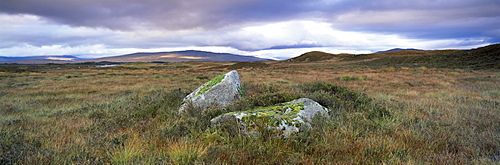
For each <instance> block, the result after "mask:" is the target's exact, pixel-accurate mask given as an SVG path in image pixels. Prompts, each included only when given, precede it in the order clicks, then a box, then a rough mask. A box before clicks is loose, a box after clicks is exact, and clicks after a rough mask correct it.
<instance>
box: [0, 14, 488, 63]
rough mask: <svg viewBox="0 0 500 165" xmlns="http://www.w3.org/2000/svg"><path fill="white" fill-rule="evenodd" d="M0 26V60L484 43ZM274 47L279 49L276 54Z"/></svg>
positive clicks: (300, 30)
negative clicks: (165, 52)
mask: <svg viewBox="0 0 500 165" xmlns="http://www.w3.org/2000/svg"><path fill="white" fill-rule="evenodd" d="M0 22H1V23H0V56H33V55H79V56H81V57H103V56H111V55H123V54H128V53H135V52H160V51H179V50H203V51H211V52H220V53H233V54H241V55H254V56H259V57H264V58H278V59H286V58H291V57H295V56H298V55H300V54H303V53H306V52H309V51H324V52H328V53H353V54H360V53H370V52H372V51H378V50H387V49H391V48H396V47H399V48H418V49H441V48H472V47H476V46H483V45H486V44H485V42H486V38H468V39H441V40H424V39H411V38H405V37H403V36H400V35H396V34H381V33H368V32H356V31H342V30H338V29H335V28H334V25H332V24H331V23H326V22H320V21H305V20H293V21H283V22H276V23H267V24H266V23H263V24H258V25H257V24H253V25H252V26H246V27H237V26H235V27H233V28H224V29H218V30H210V31H206V30H204V29H201V28H200V29H188V30H177V31H169V30H165V29H158V28H153V29H150V30H147V29H141V30H138V31H113V30H109V29H102V28H88V27H73V26H67V25H60V24H54V23H53V22H50V21H46V20H44V19H43V18H41V17H38V16H33V15H5V14H0ZM493 33H495V32H493ZM280 47H281V48H282V49H278V48H280ZM284 48H286V49H284Z"/></svg>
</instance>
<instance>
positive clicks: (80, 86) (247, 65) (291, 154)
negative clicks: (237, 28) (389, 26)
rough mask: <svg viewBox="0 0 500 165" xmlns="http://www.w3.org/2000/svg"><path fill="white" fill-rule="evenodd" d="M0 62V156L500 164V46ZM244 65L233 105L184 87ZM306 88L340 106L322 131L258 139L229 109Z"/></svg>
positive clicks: (300, 93) (53, 160)
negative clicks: (194, 103)
mask: <svg viewBox="0 0 500 165" xmlns="http://www.w3.org/2000/svg"><path fill="white" fill-rule="evenodd" d="M91 64H92V63H81V64H41V65H14V64H11V65H0V164H495V163H499V162H500V108H499V106H500V101H499V100H500V72H499V71H500V45H499V44H496V45H491V46H487V47H482V48H478V49H473V50H436V51H411V50H408V51H396V52H382V53H375V54H366V55H350V54H327V53H323V52H310V53H306V54H304V55H302V56H299V57H296V58H293V59H289V60H285V61H264V62H179V63H145V62H136V63H128V64H121V65H117V66H113V67H93V66H91ZM230 70H237V71H238V72H239V74H240V78H241V81H242V84H243V88H244V90H245V91H246V92H245V97H244V98H243V99H242V100H240V101H238V102H236V103H234V104H233V105H231V106H229V107H228V108H227V109H220V108H217V107H212V108H210V109H207V110H204V111H205V112H204V113H202V112H201V110H200V109H196V108H192V107H191V108H190V109H187V110H186V113H182V114H179V113H178V108H179V106H180V104H181V103H182V99H183V98H184V97H185V96H186V95H187V94H189V93H190V92H192V91H193V90H195V89H196V88H197V87H198V86H200V85H202V84H203V83H205V82H207V81H209V80H210V79H212V78H214V77H216V76H217V75H220V74H222V73H225V72H228V71H230ZM300 97H308V98H311V99H313V100H315V101H317V102H319V103H320V104H322V105H323V106H325V107H327V108H329V109H330V116H331V118H330V119H327V118H320V117H318V119H317V120H314V121H315V122H314V123H313V124H312V127H311V129H309V130H304V131H301V132H299V133H297V134H295V135H294V136H291V137H289V138H281V137H279V134H278V133H277V132H275V131H273V130H268V129H265V126H264V125H262V129H259V131H260V132H261V133H260V134H259V136H258V137H250V136H246V135H243V134H238V133H234V132H237V128H236V127H232V126H231V125H229V126H227V127H223V128H218V129H210V119H212V118H214V117H216V116H218V115H220V114H223V113H224V112H229V111H239V110H245V109H249V108H252V107H258V106H269V105H274V104H277V103H282V102H286V101H290V100H293V99H296V98H300Z"/></svg>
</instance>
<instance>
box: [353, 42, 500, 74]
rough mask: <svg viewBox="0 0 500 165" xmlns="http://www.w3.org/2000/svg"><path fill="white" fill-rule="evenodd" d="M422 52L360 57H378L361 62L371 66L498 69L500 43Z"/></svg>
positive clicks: (376, 54)
mask: <svg viewBox="0 0 500 165" xmlns="http://www.w3.org/2000/svg"><path fill="white" fill-rule="evenodd" d="M402 52H405V51H402ZM411 52H413V54H412V53H411ZM424 52H425V53H416V52H414V51H410V52H406V53H410V54H412V55H404V54H397V55H394V56H382V55H381V54H385V55H387V52H385V53H374V54H368V55H363V56H362V57H361V58H379V59H376V60H373V61H370V62H363V63H364V64H366V65H372V66H374V65H375V66H376V65H378V66H425V67H433V68H458V69H474V70H500V44H493V45H489V46H485V47H480V48H476V49H471V50H434V51H424ZM389 53H391V52H389ZM393 53H395V52H393ZM384 57H385V58H384Z"/></svg>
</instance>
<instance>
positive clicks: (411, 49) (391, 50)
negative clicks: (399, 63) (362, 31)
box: [375, 48, 426, 53]
mask: <svg viewBox="0 0 500 165" xmlns="http://www.w3.org/2000/svg"><path fill="white" fill-rule="evenodd" d="M408 50H410V51H426V50H421V49H413V48H408V49H402V48H394V49H389V50H384V51H378V52H375V53H384V52H397V51H408Z"/></svg>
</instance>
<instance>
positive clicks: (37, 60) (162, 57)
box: [0, 50, 271, 64]
mask: <svg viewBox="0 0 500 165" xmlns="http://www.w3.org/2000/svg"><path fill="white" fill-rule="evenodd" d="M267 60H271V59H264V58H258V57H254V56H242V55H235V54H229V53H213V52H205V51H196V50H186V51H174V52H155V53H133V54H126V55H120V56H113V57H103V58H96V59H81V58H78V57H76V56H31V57H1V56H0V63H17V64H46V63H83V62H103V61H105V62H108V63H124V62H184V61H200V62H203V61H215V62H231V61H235V62H248V61H267Z"/></svg>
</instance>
